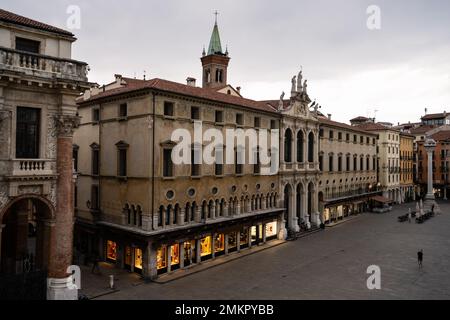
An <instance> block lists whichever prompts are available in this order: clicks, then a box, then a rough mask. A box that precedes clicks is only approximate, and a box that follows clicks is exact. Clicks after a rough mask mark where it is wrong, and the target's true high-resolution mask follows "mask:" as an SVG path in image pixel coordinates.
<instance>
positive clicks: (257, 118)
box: [254, 117, 261, 128]
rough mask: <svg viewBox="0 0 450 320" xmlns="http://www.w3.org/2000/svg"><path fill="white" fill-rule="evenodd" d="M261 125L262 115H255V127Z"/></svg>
mask: <svg viewBox="0 0 450 320" xmlns="http://www.w3.org/2000/svg"><path fill="white" fill-rule="evenodd" d="M260 126H261V118H260V117H255V123H254V127H255V128H259V127H260Z"/></svg>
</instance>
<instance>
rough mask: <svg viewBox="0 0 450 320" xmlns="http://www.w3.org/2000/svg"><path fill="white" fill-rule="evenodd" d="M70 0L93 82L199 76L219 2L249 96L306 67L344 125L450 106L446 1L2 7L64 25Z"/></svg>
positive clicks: (232, 76)
mask: <svg viewBox="0 0 450 320" xmlns="http://www.w3.org/2000/svg"><path fill="white" fill-rule="evenodd" d="M71 4H74V5H78V6H80V8H81V13H82V28H81V29H80V30H74V31H73V32H74V33H75V34H76V36H77V37H78V39H79V40H78V41H77V42H76V44H75V45H74V50H73V57H74V58H75V59H79V60H85V61H87V62H88V63H89V64H90V65H91V69H92V71H91V73H90V80H91V81H96V82H99V83H105V82H109V81H111V80H112V78H113V74H114V73H122V74H124V75H128V76H133V75H134V74H136V75H137V76H138V77H142V74H143V71H144V70H146V72H147V75H148V78H151V77H161V78H165V79H169V80H174V81H178V82H184V81H185V78H186V77H187V76H194V77H196V78H197V79H200V77H201V67H200V61H199V57H200V55H201V50H202V46H203V45H205V46H207V45H208V41H209V37H210V33H211V30H212V26H213V22H214V16H213V14H212V12H213V11H214V10H216V9H217V10H219V12H220V14H219V29H220V33H221V40H222V45H223V46H225V45H227V44H228V48H229V51H230V55H231V58H232V60H231V63H230V69H229V81H230V83H231V84H235V85H240V86H242V87H243V92H244V94H247V95H248V97H249V98H254V99H267V98H275V99H276V98H277V97H278V96H279V93H280V92H281V91H282V90H285V91H289V88H290V78H291V77H292V75H294V74H295V73H296V72H297V71H298V69H299V68H300V65H302V66H303V69H304V75H305V76H306V77H307V78H308V80H309V89H310V95H311V96H312V97H315V98H317V99H318V100H319V101H320V102H321V103H322V105H323V106H324V107H326V108H325V110H324V111H325V113H328V112H329V113H333V114H335V118H336V119H338V120H341V121H347V120H348V118H350V117H353V116H356V115H358V114H361V113H364V114H365V113H371V112H373V110H374V109H375V108H377V109H378V110H379V112H378V117H379V118H380V120H389V121H392V122H397V121H400V122H405V121H408V120H411V121H417V120H418V117H419V116H420V115H421V114H422V113H423V109H424V108H425V107H428V108H431V110H432V111H436V112H438V111H442V110H444V109H445V107H446V105H447V109H448V110H450V106H449V105H448V102H449V99H450V90H449V89H450V78H449V74H450V64H449V62H448V57H449V56H450V46H449V44H450V32H449V30H450V2H448V1H444V0H443V1H437V0H434V1H433V0H431V1H418V0H417V1H406V0H405V1H386V0H375V1H366V0H347V1H332V0H328V1H326V0H318V1H317V0H316V1H294V0H292V1H278V2H273V1H260V0H248V1H236V0H234V1H217V0H213V1H211V0H209V1H207V0H198V1H182V0H177V1H175V0H169V1H137V0H129V1H127V2H119V1H106V0H101V1H100V0H97V1H88V0H81V1H76V0H69V1H66V0H63V1H49V0H42V1H25V0H14V1H11V0H6V1H4V2H3V8H4V9H6V10H10V11H13V12H16V13H18V14H22V15H25V16H28V17H31V18H35V19H37V20H41V21H44V22H48V23H50V24H54V25H57V26H61V27H65V21H66V19H67V14H66V8H67V6H68V5H71ZM371 4H375V5H378V6H379V7H380V8H381V18H382V22H381V23H382V24H381V30H379V31H370V30H368V29H367V28H366V19H367V14H366V8H367V7H368V5H371ZM49 9H51V10H49Z"/></svg>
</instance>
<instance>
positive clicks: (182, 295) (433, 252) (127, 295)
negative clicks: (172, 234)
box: [99, 203, 450, 300]
mask: <svg viewBox="0 0 450 320" xmlns="http://www.w3.org/2000/svg"><path fill="white" fill-rule="evenodd" d="M440 206H441V209H442V212H443V213H442V214H440V215H437V216H435V217H433V218H431V219H430V220H428V221H426V222H425V223H423V224H416V223H408V222H403V223H399V222H397V216H399V215H400V214H403V213H406V212H407V210H408V208H409V207H410V208H415V204H413V203H411V204H404V205H400V206H396V207H394V210H393V211H392V212H390V213H385V214H372V213H366V214H363V215H362V216H360V217H359V218H357V219H354V220H352V221H348V222H346V223H343V224H340V225H338V226H335V227H333V228H327V229H326V230H325V231H324V232H319V233H316V234H313V235H311V236H309V237H305V238H302V239H299V240H297V241H292V242H286V243H285V244H282V245H279V246H277V247H274V248H271V249H267V250H265V251H263V252H260V253H257V254H254V255H249V256H246V257H243V258H241V259H237V260H235V261H232V262H229V263H226V264H223V265H219V266H217V267H214V268H211V269H208V270H205V271H203V272H199V273H196V274H193V275H190V276H188V277H185V278H181V279H178V280H176V281H173V282H169V283H166V284H158V283H148V284H142V285H139V286H134V287H132V286H123V288H118V289H119V291H117V292H115V293H111V294H108V295H104V296H101V297H99V299H202V300H204V299H449V298H450V250H449V248H450V203H445V204H444V203H442V204H440ZM420 249H423V251H424V267H423V269H422V270H419V268H418V264H417V251H418V250H420ZM370 265H378V266H379V267H380V268H381V290H369V289H367V286H366V281H367V278H368V277H369V275H368V274H367V273H366V270H367V267H368V266H370Z"/></svg>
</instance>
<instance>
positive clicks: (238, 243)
mask: <svg viewBox="0 0 450 320" xmlns="http://www.w3.org/2000/svg"><path fill="white" fill-rule="evenodd" d="M236 251H237V252H240V251H241V232H240V231H237V232H236Z"/></svg>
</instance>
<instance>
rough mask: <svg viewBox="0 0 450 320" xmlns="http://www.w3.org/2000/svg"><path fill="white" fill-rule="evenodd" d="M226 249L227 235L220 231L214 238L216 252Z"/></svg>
mask: <svg viewBox="0 0 450 320" xmlns="http://www.w3.org/2000/svg"><path fill="white" fill-rule="evenodd" d="M224 250H225V235H224V234H223V233H218V234H216V235H215V239H214V252H220V251H224Z"/></svg>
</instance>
